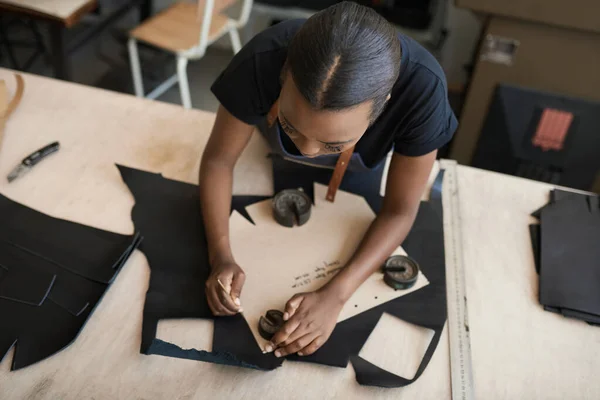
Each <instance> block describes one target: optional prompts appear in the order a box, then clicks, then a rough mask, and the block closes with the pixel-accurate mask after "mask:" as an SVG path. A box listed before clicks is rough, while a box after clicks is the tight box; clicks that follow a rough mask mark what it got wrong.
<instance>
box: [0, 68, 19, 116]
mask: <svg viewBox="0 0 600 400" xmlns="http://www.w3.org/2000/svg"><path fill="white" fill-rule="evenodd" d="M15 78H16V80H17V90H16V91H15V95H14V96H13V98H12V100H11V101H10V103H8V107H7V108H6V111H5V112H4V115H2V116H0V118H2V119H8V117H10V114H12V112H13V111H15V108H17V106H18V105H19V103H20V102H21V98H22V97H23V91H24V90H25V81H23V77H22V76H21V75H18V74H15Z"/></svg>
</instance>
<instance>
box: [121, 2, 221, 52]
mask: <svg viewBox="0 0 600 400" xmlns="http://www.w3.org/2000/svg"><path fill="white" fill-rule="evenodd" d="M227 21H228V17H227V16H226V15H224V14H221V13H214V15H213V18H212V22H211V24H210V32H209V39H208V40H209V41H210V40H211V39H212V38H214V37H215V36H217V35H218V34H220V33H221V31H222V30H223V28H224V27H225V25H226V24H227ZM201 27H202V23H201V22H200V20H199V8H198V4H195V3H186V2H179V3H176V4H174V5H173V6H171V7H169V8H167V9H166V10H164V11H163V12H161V13H158V14H157V15H155V16H154V17H152V18H150V19H149V20H148V21H146V22H144V23H143V24H141V25H140V26H138V27H137V28H135V29H134V30H133V31H131V36H133V37H134V38H136V39H137V40H140V41H142V42H146V43H149V44H152V45H154V46H156V47H160V48H162V49H165V50H170V51H173V52H178V51H184V50H189V49H191V48H193V47H194V46H197V45H198V42H199V40H200V28H201Z"/></svg>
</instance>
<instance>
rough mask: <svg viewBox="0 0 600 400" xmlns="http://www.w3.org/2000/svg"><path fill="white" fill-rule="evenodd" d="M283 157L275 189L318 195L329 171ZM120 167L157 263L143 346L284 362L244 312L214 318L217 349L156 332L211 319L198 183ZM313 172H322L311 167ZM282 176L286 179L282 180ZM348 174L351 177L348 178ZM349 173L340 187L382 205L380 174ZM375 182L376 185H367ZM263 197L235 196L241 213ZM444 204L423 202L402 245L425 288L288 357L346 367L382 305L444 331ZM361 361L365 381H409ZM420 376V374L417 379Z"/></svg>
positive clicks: (267, 364)
mask: <svg viewBox="0 0 600 400" xmlns="http://www.w3.org/2000/svg"><path fill="white" fill-rule="evenodd" d="M279 161H281V160H278V159H277V157H274V158H273V163H274V175H275V191H279V190H282V189H284V188H298V187H302V188H304V190H305V192H307V193H309V194H310V195H311V196H312V195H313V192H312V187H313V183H314V181H319V179H314V177H315V175H316V176H317V177H318V178H320V179H321V183H323V184H327V183H328V181H329V178H330V171H327V170H323V172H324V173H323V174H319V171H320V170H318V169H315V168H310V172H311V173H309V174H307V169H306V168H305V167H304V168H300V169H299V170H297V171H296V172H298V173H297V174H294V173H290V166H289V165H283V168H282V169H281V168H279V167H282V165H280V164H279ZM283 162H285V160H283ZM293 167H294V166H292V168H293ZM382 169H383V167H382ZM119 170H120V171H121V175H122V177H123V180H124V182H125V183H126V184H127V186H128V187H129V189H130V191H131V192H132V194H133V195H134V198H135V201H136V203H135V206H134V208H133V210H132V218H133V221H134V224H135V226H136V229H137V230H139V231H141V232H142V234H143V235H144V237H145V242H144V246H143V251H144V252H145V253H146V256H147V257H148V261H149V264H150V268H151V276H150V285H149V289H148V293H147V296H146V303H145V305H144V322H143V328H142V346H141V352H142V353H145V354H161V355H166V356H174V357H180V358H191V359H195V360H199V361H208V362H216V363H222V364H228V365H238V366H250V367H251V368H259V369H273V368H275V367H277V366H279V365H281V363H282V360H280V359H277V358H275V357H274V356H273V355H272V354H262V353H261V352H260V349H259V348H258V347H257V346H256V342H255V340H254V338H253V336H252V334H251V332H250V330H249V328H248V326H247V324H246V322H245V320H244V319H243V317H242V316H240V315H237V316H234V317H231V318H216V319H214V327H215V328H214V335H213V349H212V352H206V351H202V350H201V349H190V350H183V349H181V348H179V347H178V346H176V345H173V344H168V343H165V342H162V341H159V340H158V339H156V329H157V324H158V321H159V320H160V319H167V318H213V317H212V315H211V313H210V310H209V308H208V305H207V303H206V301H205V297H204V296H205V293H204V281H205V280H206V278H207V277H208V272H209V267H208V257H207V251H206V243H205V238H204V232H203V229H202V225H201V212H200V204H199V202H198V188H197V186H195V185H189V184H185V183H181V182H175V181H171V180H168V179H164V178H162V176H160V175H158V174H152V173H147V172H143V171H137V170H133V169H131V168H126V167H121V166H119ZM315 171H316V174H313V172H315ZM380 172H381V171H376V173H380ZM284 175H285V176H287V178H288V179H283V176H284ZM320 175H322V176H320ZM347 177H350V179H346V178H347ZM347 177H345V178H344V181H343V182H342V187H341V189H343V190H346V191H352V190H348V189H349V188H350V189H355V191H354V192H356V191H358V194H361V195H363V196H365V198H366V199H367V201H368V202H369V204H370V205H371V207H372V208H373V209H374V211H378V210H379V207H380V206H381V197H380V196H379V195H378V193H379V180H377V179H366V180H364V179H363V182H360V181H359V177H361V176H359V175H356V177H354V178H353V177H352V174H348V175H347ZM362 177H363V178H364V177H365V175H362ZM365 181H366V182H367V185H365ZM371 183H372V186H373V188H370V187H369V186H368V185H369V184H371ZM371 189H373V190H371ZM373 193H375V194H373ZM434 197H435V196H434ZM437 198H439V196H438V197H437ZM260 199H263V198H252V197H238V196H234V197H233V200H232V206H233V208H235V209H236V210H237V211H239V212H242V210H243V207H244V206H245V205H247V204H251V203H253V202H255V201H258V200H260ZM440 201H441V198H440ZM439 210H441V207H434V206H432V205H431V204H429V203H422V204H421V206H420V208H419V212H418V214H417V218H416V220H415V225H414V227H413V230H412V231H411V233H410V234H409V236H408V237H407V239H406V241H405V243H404V244H403V247H404V248H405V249H406V251H407V252H409V254H411V255H414V256H415V257H416V259H417V261H418V262H419V263H420V265H421V268H422V269H423V271H424V274H425V275H426V276H427V277H428V279H429V280H430V284H429V285H428V286H427V287H425V288H423V289H420V290H418V291H416V292H414V293H411V294H408V295H406V296H403V297H400V298H398V299H396V300H393V301H390V302H388V303H385V304H382V305H381V306H379V307H376V308H373V309H370V310H368V311H366V312H364V313H361V314H359V315H357V316H355V317H352V318H350V319H348V320H346V321H343V322H341V323H339V324H337V325H336V328H335V329H334V331H333V333H332V335H331V337H330V339H329V340H328V341H327V342H326V343H325V345H324V346H323V347H321V348H320V349H319V350H318V351H317V352H316V353H315V354H313V355H311V356H307V357H297V356H290V357H288V359H294V360H298V361H303V362H316V363H320V364H325V365H331V366H338V367H346V366H347V365H348V361H349V360H350V359H351V358H352V357H356V356H357V355H358V353H359V351H360V349H361V348H362V346H363V345H364V343H365V342H366V340H367V338H368V336H369V334H370V333H371V331H372V330H373V329H374V328H375V326H376V324H377V322H378V320H379V318H380V317H381V315H382V313H383V312H387V313H389V314H391V315H394V316H397V317H399V318H402V319H404V320H406V321H407V322H411V323H413V324H416V325H420V326H424V327H426V328H429V329H433V330H434V331H435V332H436V334H438V335H439V334H441V331H442V329H443V326H444V323H445V320H446V292H445V290H446V289H445V269H444V262H445V260H444V251H443V234H442V221H441V219H440V216H439V215H438V212H439ZM179 242H182V243H179ZM165 249H167V250H165ZM186 285H190V286H186ZM186 298H187V299H186ZM438 337H439V336H438ZM161 342H162V343H161ZM436 346H437V341H432V343H431V344H430V349H431V350H430V353H431V354H432V353H433V351H434V350H435V348H436ZM428 351H429V350H428ZM431 354H429V355H428V356H427V357H424V359H423V361H422V362H421V366H422V370H424V369H425V367H426V366H427V363H428V362H429V358H430V357H431ZM428 357H429V358H428ZM232 360H233V361H232ZM357 364H358V365H354V363H353V365H354V368H355V370H357V376H361V377H362V378H361V383H362V384H367V385H376V386H385V387H387V386H394V387H397V386H402V385H405V384H407V383H406V382H408V380H406V379H404V378H401V377H397V378H393V379H391V378H389V373H382V374H379V373H377V374H374V375H373V374H372V373H371V372H370V370H371V368H370V367H369V370H367V369H364V368H362V367H361V365H366V364H363V363H361V362H360V361H357ZM365 368H367V367H365ZM392 375H393V374H392ZM398 378H399V379H398ZM416 378H418V376H416V377H415V378H414V379H416ZM414 379H413V381H414Z"/></svg>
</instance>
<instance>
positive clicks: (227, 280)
mask: <svg viewBox="0 0 600 400" xmlns="http://www.w3.org/2000/svg"><path fill="white" fill-rule="evenodd" d="M245 280H246V274H245V273H244V271H243V270H242V268H240V266H239V265H237V264H236V263H235V262H232V261H227V262H220V263H216V264H215V265H213V267H212V271H211V273H210V276H209V277H208V279H207V280H206V300H207V301H208V305H209V307H210V309H211V310H212V312H213V314H214V315H216V316H224V315H235V314H237V313H239V312H241V311H242V306H241V303H240V295H241V293H242V287H243V286H244V281H245ZM219 281H220V282H221V283H222V284H223V286H224V287H225V289H226V290H227V292H226V291H225V290H223V288H222V287H221V285H220V284H219Z"/></svg>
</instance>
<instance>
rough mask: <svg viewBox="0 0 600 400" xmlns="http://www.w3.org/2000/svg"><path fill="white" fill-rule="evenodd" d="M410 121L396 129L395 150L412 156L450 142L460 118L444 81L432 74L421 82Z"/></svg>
mask: <svg viewBox="0 0 600 400" xmlns="http://www.w3.org/2000/svg"><path fill="white" fill-rule="evenodd" d="M414 98H415V103H414V104H413V106H412V107H411V109H412V112H411V115H409V116H407V119H406V123H404V124H402V125H403V126H402V127H399V128H398V130H397V131H396V132H395V137H394V151H395V152H397V153H399V154H402V155H406V156H411V157H417V156H422V155H425V154H428V153H431V152H432V151H434V150H437V149H439V148H440V147H442V146H444V145H445V144H447V143H448V142H449V141H450V139H452V136H453V135H454V132H455V131H456V128H457V126H458V121H457V120H456V116H455V115H454V112H453V111H452V108H451V107H450V103H449V101H448V94H447V90H446V87H445V85H444V82H443V81H442V80H441V79H439V78H438V77H436V76H433V75H429V76H428V79H427V83H426V84H424V85H421V87H420V92H419V93H418V95H416V96H415V97H414Z"/></svg>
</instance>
